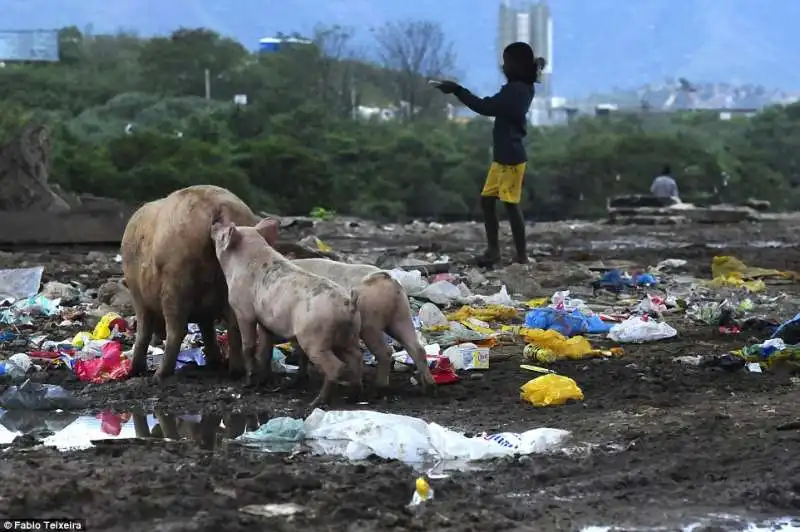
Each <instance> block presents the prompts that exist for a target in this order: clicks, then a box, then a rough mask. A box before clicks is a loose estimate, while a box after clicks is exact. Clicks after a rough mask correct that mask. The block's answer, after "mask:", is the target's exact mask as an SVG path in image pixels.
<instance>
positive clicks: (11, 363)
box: [0, 353, 32, 381]
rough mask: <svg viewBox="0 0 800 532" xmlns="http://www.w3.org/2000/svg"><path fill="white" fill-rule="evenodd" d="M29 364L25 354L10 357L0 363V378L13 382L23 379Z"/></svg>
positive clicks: (28, 369) (29, 359)
mask: <svg viewBox="0 0 800 532" xmlns="http://www.w3.org/2000/svg"><path fill="white" fill-rule="evenodd" d="M31 364H32V363H31V358H30V357H29V356H28V355H26V354H25V353H17V354H16V355H11V356H10V357H8V360H6V361H3V362H0V376H7V377H9V378H11V379H12V380H15V381H16V380H21V379H24V378H25V376H26V375H27V374H28V371H30V369H31Z"/></svg>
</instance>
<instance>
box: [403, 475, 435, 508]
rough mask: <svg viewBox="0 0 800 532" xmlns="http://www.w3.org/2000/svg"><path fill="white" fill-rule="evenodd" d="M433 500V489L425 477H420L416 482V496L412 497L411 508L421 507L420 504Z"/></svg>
mask: <svg viewBox="0 0 800 532" xmlns="http://www.w3.org/2000/svg"><path fill="white" fill-rule="evenodd" d="M431 499H433V488H431V486H430V484H428V481H427V480H425V477H419V478H417V480H416V481H415V482H414V494H413V495H412V496H411V502H410V503H408V505H409V506H411V507H414V506H419V505H420V504H422V503H424V502H427V501H429V500H431Z"/></svg>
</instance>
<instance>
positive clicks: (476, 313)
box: [447, 305, 519, 325]
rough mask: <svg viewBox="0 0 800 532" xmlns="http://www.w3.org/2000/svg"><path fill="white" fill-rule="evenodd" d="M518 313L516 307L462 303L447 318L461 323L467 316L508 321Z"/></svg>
mask: <svg viewBox="0 0 800 532" xmlns="http://www.w3.org/2000/svg"><path fill="white" fill-rule="evenodd" d="M518 315H519V313H518V312H517V309H515V308H514V307H507V306H505V305H486V306H485V307H480V308H478V307H471V306H469V305H464V306H463V307H461V308H460V309H458V310H457V311H455V312H452V313H450V314H448V315H447V319H448V320H451V321H459V322H462V323H463V322H464V321H466V320H467V319H468V318H477V319H479V320H481V321H508V320H510V319H513V318H516V317H517V316H518ZM465 325H466V324H465Z"/></svg>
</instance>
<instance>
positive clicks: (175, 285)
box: [122, 185, 259, 380]
mask: <svg viewBox="0 0 800 532" xmlns="http://www.w3.org/2000/svg"><path fill="white" fill-rule="evenodd" d="M215 211H222V212H224V213H225V214H226V216H227V217H228V218H229V219H230V220H232V221H234V222H235V223H237V224H241V225H251V226H252V225H255V224H256V223H258V220H259V218H258V217H257V216H256V215H254V214H253V212H252V211H251V210H250V208H249V207H248V206H247V205H246V204H245V203H244V202H243V201H242V200H241V199H239V198H238V197H237V196H236V195H234V194H233V193H232V192H230V191H228V190H226V189H224V188H220V187H216V186H212V185H196V186H191V187H188V188H184V189H181V190H176V191H175V192H173V193H172V194H170V195H169V196H167V197H165V198H162V199H159V200H156V201H151V202H149V203H146V204H145V205H143V206H142V207H141V208H140V209H139V210H137V211H136V212H135V213H134V214H133V216H132V217H131V219H130V220H129V221H128V225H127V227H126V228H125V234H124V235H123V237H122V268H123V271H124V273H125V284H126V285H127V286H128V289H129V290H130V292H131V297H132V299H133V307H134V310H135V312H136V321H137V332H136V343H135V345H134V348H133V368H132V369H133V371H132V374H133V375H139V374H143V373H145V372H146V371H147V346H148V343H149V342H150V339H151V337H152V336H153V334H154V333H157V334H158V335H159V336H161V337H164V336H165V335H166V348H165V350H164V358H163V360H162V362H161V367H160V368H159V369H158V371H157V372H156V377H157V378H158V379H159V380H161V379H163V378H165V377H168V376H170V375H172V373H173V371H174V369H175V362H176V360H177V357H178V351H179V350H180V345H181V341H182V340H183V338H184V337H185V336H186V326H187V324H188V323H189V322H194V323H197V324H198V325H199V326H200V331H201V333H202V336H203V343H204V345H205V354H206V359H207V362H208V364H209V365H211V366H214V365H217V364H218V363H219V362H220V351H219V345H218V344H217V337H216V333H215V331H214V321H215V320H216V319H217V318H222V317H224V318H225V319H226V321H227V323H228V330H229V333H230V334H229V337H230V369H231V371H232V372H237V371H241V370H242V360H241V339H240V336H239V333H238V326H237V324H236V318H235V316H234V315H233V313H232V312H231V311H230V308H229V306H228V289H227V285H226V284H225V277H224V275H223V274H222V270H221V269H220V266H219V262H217V257H216V255H215V254H214V244H213V242H212V241H211V238H210V237H209V235H208V227H209V225H210V224H211V219H212V215H213V213H214V212H215Z"/></svg>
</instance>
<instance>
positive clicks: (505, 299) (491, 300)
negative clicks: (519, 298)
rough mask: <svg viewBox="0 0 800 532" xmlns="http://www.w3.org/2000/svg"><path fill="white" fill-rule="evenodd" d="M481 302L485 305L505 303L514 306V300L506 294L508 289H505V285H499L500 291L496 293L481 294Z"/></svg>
mask: <svg viewBox="0 0 800 532" xmlns="http://www.w3.org/2000/svg"><path fill="white" fill-rule="evenodd" d="M481 299H483V302H484V303H485V304H487V305H505V306H507V307H513V306H514V300H513V299H511V296H510V295H508V290H507V289H506V285H503V286H502V287H500V291H499V292H497V293H496V294H492V295H490V296H483V297H482V298H481Z"/></svg>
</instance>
